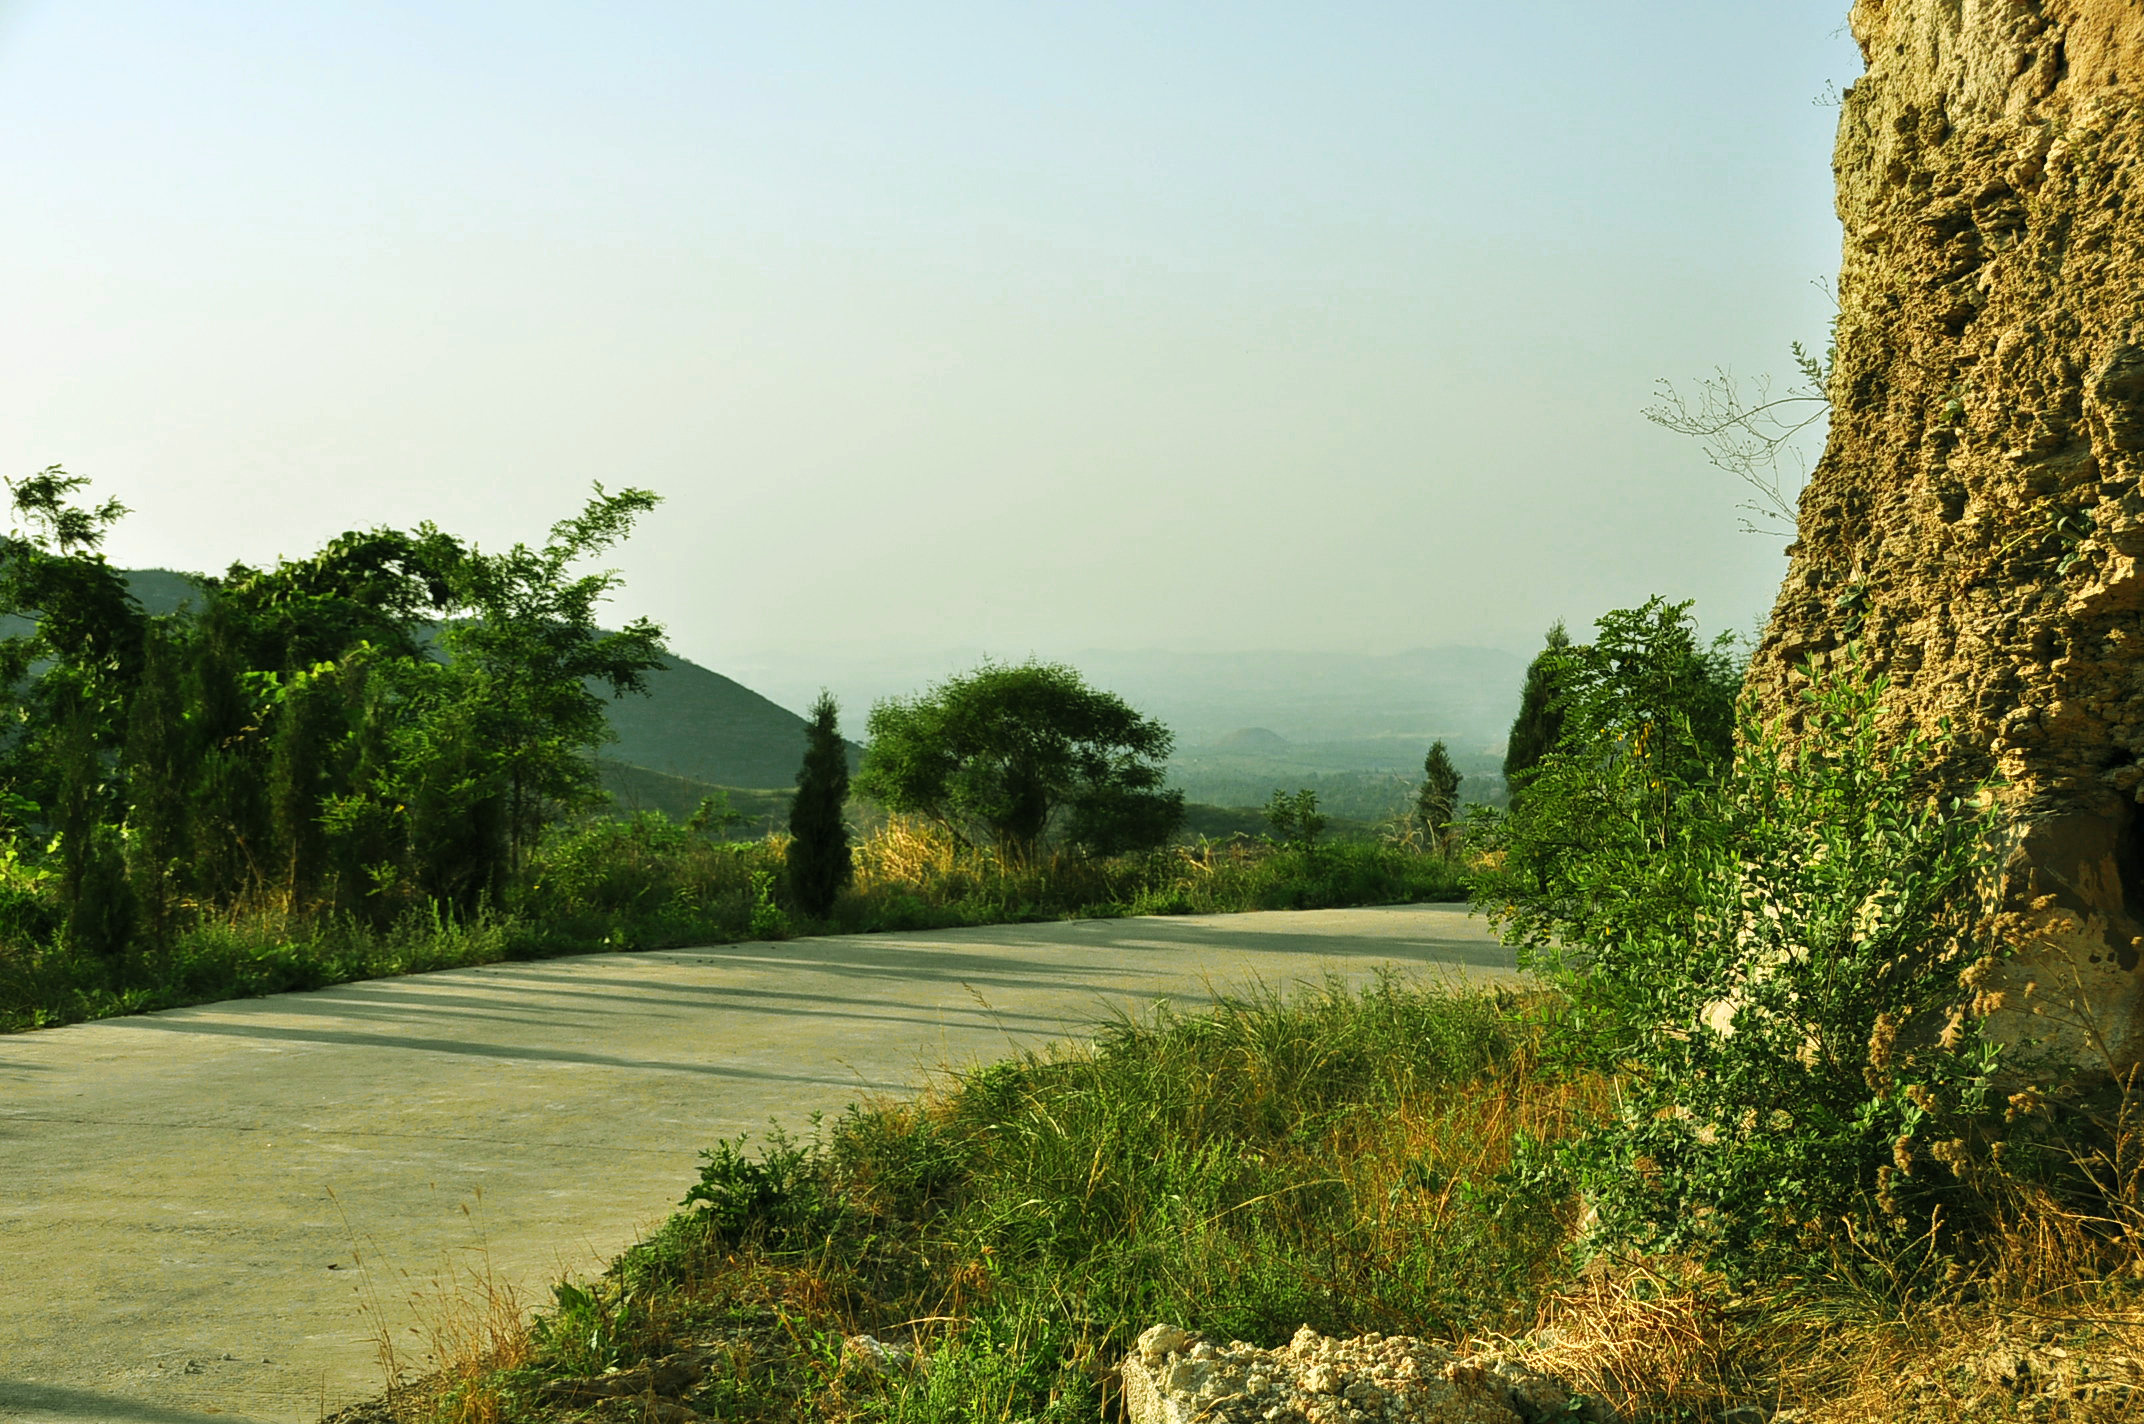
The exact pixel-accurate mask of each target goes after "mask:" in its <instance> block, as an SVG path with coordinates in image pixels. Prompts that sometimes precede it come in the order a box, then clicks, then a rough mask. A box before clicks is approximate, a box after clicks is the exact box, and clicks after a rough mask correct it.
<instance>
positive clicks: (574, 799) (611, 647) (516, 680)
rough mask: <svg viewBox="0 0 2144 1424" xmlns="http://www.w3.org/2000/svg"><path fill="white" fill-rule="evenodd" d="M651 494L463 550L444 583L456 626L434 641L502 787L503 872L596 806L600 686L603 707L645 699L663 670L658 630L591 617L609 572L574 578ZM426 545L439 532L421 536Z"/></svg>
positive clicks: (477, 745)
mask: <svg viewBox="0 0 2144 1424" xmlns="http://www.w3.org/2000/svg"><path fill="white" fill-rule="evenodd" d="M658 503H659V501H658V499H657V498H656V496H655V495H653V494H650V493H649V492H648V491H646V490H639V489H627V490H621V491H619V492H618V493H617V494H610V493H607V492H606V491H605V490H604V489H603V487H602V486H601V485H597V486H596V487H595V495H594V497H593V498H591V499H590V500H589V501H588V503H587V504H586V505H585V506H584V507H583V508H582V510H581V512H580V513H579V514H577V515H575V516H574V517H572V518H571V519H562V520H560V521H559V522H558V523H556V524H554V525H552V526H551V532H550V537H549V538H548V539H546V540H545V542H544V543H543V545H542V547H540V548H530V547H529V546H528V545H526V544H516V545H514V546H513V547H512V548H511V549H508V550H507V551H506V552H505V553H503V554H489V555H487V554H483V553H481V552H478V551H476V550H474V549H471V550H468V551H466V552H465V553H463V554H462V555H461V556H460V557H458V558H456V559H455V560H453V562H452V564H451V566H450V568H449V569H448V571H447V573H446V574H445V576H444V577H445V580H446V583H447V585H448V592H449V595H450V598H451V600H452V602H453V604H454V605H455V607H456V608H457V609H459V610H463V616H461V617H459V618H457V619H456V621H454V622H452V623H450V624H449V625H448V627H447V629H446V631H445V633H444V635H443V638H442V641H443V642H444V644H445V646H446V648H447V651H448V653H449V655H450V658H451V661H452V663H453V665H454V666H455V668H456V669H457V670H459V671H461V672H463V673H466V674H467V677H468V681H467V684H466V691H467V693H468V695H469V697H470V699H471V715H472V717H473V719H474V720H473V723H472V726H471V727H470V728H469V731H470V733H471V735H472V736H473V737H474V738H475V741H474V742H473V743H472V744H471V746H470V748H469V749H470V750H476V749H481V750H482V752H483V754H485V755H488V756H490V757H491V758H493V759H494V760H495V761H496V763H497V766H498V768H499V771H500V773H501V775H502V776H503V778H504V788H505V798H506V799H505V805H504V814H505V833H506V846H507V854H508V858H509V861H510V863H512V864H518V863H519V861H520V858H521V855H522V853H523V851H524V850H525V849H526V847H527V846H528V844H529V843H530V841H532V840H533V839H534V838H535V836H536V834H537V833H538V832H539V831H540V830H541V829H542V827H543V825H544V823H545V822H546V821H547V820H548V819H550V818H551V816H552V815H553V814H555V812H556V811H557V810H558V809H559V808H561V807H569V806H574V805H581V804H586V803H588V802H590V801H591V800H592V799H593V798H594V796H595V794H596V793H595V789H594V788H595V767H594V763H593V761H592V759H591V757H590V755H589V754H590V753H592V752H593V751H594V749H595V748H596V747H598V746H600V745H602V744H603V743H604V742H606V741H608V740H610V738H611V735H612V734H611V730H610V722H609V719H608V718H607V717H606V716H605V715H604V711H603V704H604V701H605V699H604V698H603V697H602V696H599V695H598V694H597V693H596V691H595V690H594V689H595V688H596V687H603V688H605V689H607V690H608V692H609V694H610V696H612V697H622V696H624V695H625V694H626V693H629V692H638V693H645V692H646V691H647V684H646V681H645V675H646V674H647V673H648V672H650V671H651V670H653V669H656V668H659V667H661V666H662V629H661V628H660V627H659V626H658V625H656V624H654V623H652V622H650V621H648V620H647V619H645V618H636V619H634V620H633V621H632V622H630V623H628V624H627V625H626V626H625V627H624V628H623V629H621V630H620V631H618V632H605V631H604V630H603V629H602V628H600V627H598V626H597V623H596V611H597V609H598V608H599V607H600V606H601V605H602V604H603V602H604V601H605V600H606V599H608V598H609V596H610V595H611V593H612V592H613V591H614V590H615V589H616V588H617V587H618V585H619V583H620V579H619V577H618V574H617V572H616V571H615V570H611V569H605V570H602V571H599V572H595V573H583V574H575V573H574V572H573V569H574V566H575V565H577V564H579V563H581V562H582V561H584V560H586V559H589V558H591V557H593V556H595V555H598V554H601V553H603V552H604V551H605V550H607V549H609V548H610V547H611V546H612V545H614V544H616V543H618V542H619V541H620V540H622V539H624V538H625V537H626V536H627V535H628V534H630V533H631V532H632V528H633V521H634V520H635V519H636V518H637V517H639V516H640V515H642V514H645V513H646V512H648V511H649V510H651V509H653V508H655V506H656V505H657V504H658ZM421 533H422V534H423V535H424V537H425V538H427V539H432V538H436V536H437V531H436V530H433V529H431V527H430V526H425V528H424V529H423V530H422V531H421Z"/></svg>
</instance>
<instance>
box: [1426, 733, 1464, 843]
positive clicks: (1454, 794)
mask: <svg viewBox="0 0 2144 1424" xmlns="http://www.w3.org/2000/svg"><path fill="white" fill-rule="evenodd" d="M1465 780H1466V778H1465V777H1463V776H1461V775H1460V774H1459V769H1458V768H1457V767H1455V766H1453V765H1452V754H1451V753H1450V752H1449V751H1447V750H1446V749H1445V746H1444V743H1443V742H1441V741H1437V742H1432V743H1430V746H1429V754H1428V755H1427V756H1425V757H1423V758H1422V789H1421V791H1420V792H1418V793H1417V794H1416V796H1415V816H1416V817H1417V819H1419V820H1420V821H1421V823H1422V831H1423V833H1424V834H1425V835H1427V836H1428V837H1429V838H1430V841H1431V842H1432V843H1433V844H1435V845H1438V846H1442V845H1443V844H1444V843H1445V838H1446V836H1447V834H1448V833H1449V832H1450V829H1451V825H1452V821H1453V819H1454V818H1455V817H1457V816H1458V814H1459V786H1460V783H1461V782H1463V781H1465Z"/></svg>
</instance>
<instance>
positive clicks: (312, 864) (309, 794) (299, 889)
mask: <svg viewBox="0 0 2144 1424" xmlns="http://www.w3.org/2000/svg"><path fill="white" fill-rule="evenodd" d="M337 671H338V669H337V667H336V665H335V664H334V663H323V664H321V665H320V666H319V667H316V668H309V669H306V670H304V671H300V672H296V673H293V674H292V675H291V676H290V677H288V678H287V679H285V680H284V682H283V686H282V689H281V693H280V696H279V698H278V700H277V705H276V711H275V730H274V733H273V734H272V736H271V738H270V741H269V763H268V809H269V814H270V816H271V818H272V819H273V822H274V827H275V843H276V849H277V852H278V854H277V858H276V859H277V864H276V866H275V869H276V872H277V874H278V876H279V877H280V879H281V881H282V890H283V895H284V899H285V902H286V903H287V904H289V905H290V906H291V907H293V908H298V907H302V906H304V905H307V904H309V903H311V902H312V900H313V899H314V897H315V896H316V895H317V894H318V892H319V888H320V881H321V878H322V876H323V874H324V873H325V871H326V868H327V841H326V835H325V832H324V831H323V829H322V827H321V822H320V816H321V809H322V804H323V802H324V801H325V799H326V798H327V796H328V795H329V794H330V792H331V787H332V776H333V772H334V769H335V767H334V764H335V760H336V757H335V752H336V750H337V744H338V743H339V742H340V741H341V740H342V739H343V737H344V735H345V732H346V729H345V728H344V726H343V709H344V698H343V693H342V689H341V688H340V687H339V686H338V685H337V682H338V679H337V676H336V674H337Z"/></svg>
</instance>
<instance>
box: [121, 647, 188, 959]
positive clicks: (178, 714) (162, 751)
mask: <svg viewBox="0 0 2144 1424" xmlns="http://www.w3.org/2000/svg"><path fill="white" fill-rule="evenodd" d="M160 622H161V620H159V623H152V624H151V625H150V629H149V635H148V637H147V638H146V639H145V640H144V643H143V647H142V670H141V680H140V682H139V683H138V684H136V686H135V688H134V696H133V707H132V708H131V710H130V713H129V716H128V719H127V735H126V745H125V747H124V749H123V751H122V755H121V769H122V770H123V771H124V773H125V776H126V796H127V803H128V804H127V812H126V856H127V872H128V878H129V880H130V881H131V883H132V886H133V891H134V900H135V903H136V905H137V906H138V907H139V908H140V912H141V918H142V927H143V928H144V929H145V930H147V931H148V936H149V941H150V943H151V944H152V945H153V946H155V948H157V949H158V950H163V949H165V948H167V947H168V946H169V945H170V943H171V933H172V930H173V928H174V926H173V923H172V921H173V917H174V912H175V911H176V909H177V902H178V900H179V898H180V891H181V884H182V880H183V876H184V870H185V858H186V853H187V848H188V847H187V805H186V780H187V771H188V763H189V760H190V758H189V756H188V753H189V752H190V750H191V747H190V744H189V743H190V739H189V737H188V735H187V728H186V720H185V719H186V709H185V705H184V703H183V701H182V700H181V692H180V675H179V674H180V669H179V660H180V657H181V656H182V653H181V650H180V649H179V648H178V647H176V646H174V643H173V640H172V638H171V637H170V635H169V634H168V633H167V632H166V630H165V629H164V628H163V627H161V626H159V624H160Z"/></svg>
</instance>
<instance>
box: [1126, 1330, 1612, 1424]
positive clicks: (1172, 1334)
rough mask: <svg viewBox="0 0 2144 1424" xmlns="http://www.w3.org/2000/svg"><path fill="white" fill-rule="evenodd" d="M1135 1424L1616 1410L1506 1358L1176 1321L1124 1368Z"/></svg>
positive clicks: (1499, 1418) (1574, 1414)
mask: <svg viewBox="0 0 2144 1424" xmlns="http://www.w3.org/2000/svg"><path fill="white" fill-rule="evenodd" d="M1122 1375H1123V1379H1124V1400H1125V1410H1126V1413H1127V1414H1128V1415H1129V1417H1130V1419H1131V1424H1252V1421H1257V1424H1369V1421H1380V1422H1381V1424H1383V1422H1384V1421H1389V1424H1546V1421H1549V1420H1558V1421H1594V1424H1604V1422H1605V1421H1607V1420H1609V1419H1611V1418H1612V1415H1611V1414H1610V1413H1609V1412H1608V1411H1607V1410H1606V1409H1605V1408H1604V1407H1603V1406H1601V1405H1600V1404H1599V1403H1598V1402H1596V1401H1591V1400H1588V1399H1585V1398H1584V1397H1582V1396H1577V1395H1574V1394H1573V1393H1572V1392H1571V1391H1570V1390H1569V1389H1568V1388H1567V1387H1566V1386H1564V1385H1563V1384H1562V1383H1561V1382H1560V1381H1558V1380H1556V1379H1554V1378H1552V1377H1550V1376H1548V1375H1546V1374H1543V1373H1541V1372H1539V1371H1536V1370H1533V1369H1530V1368H1528V1367H1527V1366H1526V1364H1525V1363H1524V1361H1523V1360H1522V1359H1519V1358H1517V1357H1515V1356H1513V1355H1511V1354H1508V1353H1498V1352H1483V1353H1478V1354H1474V1355H1469V1356H1465V1357H1460V1356H1455V1355H1454V1354H1453V1353H1452V1352H1451V1351H1449V1350H1447V1349H1445V1348H1444V1347H1442V1346H1440V1345H1434V1344H1431V1343H1429V1342H1427V1341H1423V1340H1415V1339H1410V1338H1408V1337H1406V1336H1399V1335H1393V1336H1384V1335H1365V1336H1361V1337H1359V1338H1356V1339H1351V1340H1335V1339H1331V1338H1328V1337H1326V1336H1323V1335H1320V1334H1318V1333H1317V1332H1316V1331H1314V1330H1311V1329H1309V1328H1308V1327H1305V1328H1304V1329H1302V1330H1299V1331H1297V1332H1296V1334H1295V1338H1294V1339H1292V1340H1290V1341H1289V1342H1288V1343H1287V1344H1286V1345H1284V1346H1282V1347H1281V1348H1280V1349H1277V1350H1263V1349H1259V1348H1258V1347H1257V1346H1254V1345H1248V1344H1245V1343H1244V1342H1243V1341H1241V1340H1237V1341H1232V1342H1230V1343H1229V1344H1227V1345H1222V1344H1219V1343H1217V1342H1215V1341H1212V1340H1207V1339H1205V1338H1203V1337H1201V1336H1198V1335H1194V1334H1192V1333H1190V1332H1189V1331H1186V1330H1183V1329H1181V1328H1179V1327H1177V1326H1171V1325H1159V1326H1155V1327H1154V1328H1153V1329H1150V1330H1148V1331H1147V1332H1146V1333H1144V1334H1142V1335H1141V1336H1140V1337H1139V1342H1138V1345H1137V1346H1136V1347H1135V1348H1134V1349H1133V1351H1132V1352H1131V1354H1130V1355H1128V1356H1126V1358H1125V1360H1124V1364H1123V1366H1122Z"/></svg>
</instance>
